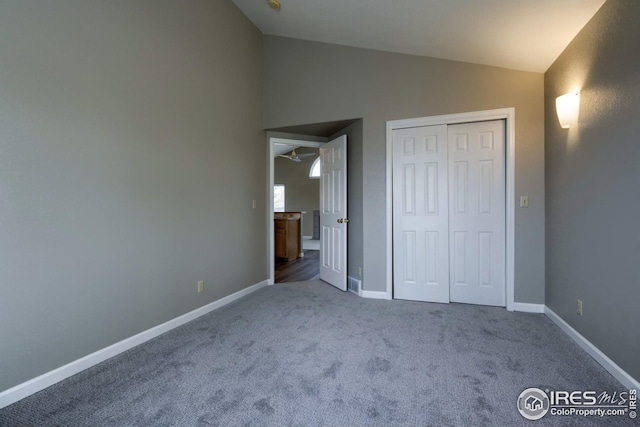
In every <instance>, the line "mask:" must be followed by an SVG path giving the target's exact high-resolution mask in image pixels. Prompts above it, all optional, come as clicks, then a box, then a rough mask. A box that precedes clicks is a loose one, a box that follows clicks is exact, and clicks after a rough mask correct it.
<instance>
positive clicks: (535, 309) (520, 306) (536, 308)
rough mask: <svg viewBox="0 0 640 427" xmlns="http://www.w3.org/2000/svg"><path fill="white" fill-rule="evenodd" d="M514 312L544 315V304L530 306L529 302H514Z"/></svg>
mask: <svg viewBox="0 0 640 427" xmlns="http://www.w3.org/2000/svg"><path fill="white" fill-rule="evenodd" d="M513 311H521V312H524V313H544V304H530V303H528V302H514V303H513Z"/></svg>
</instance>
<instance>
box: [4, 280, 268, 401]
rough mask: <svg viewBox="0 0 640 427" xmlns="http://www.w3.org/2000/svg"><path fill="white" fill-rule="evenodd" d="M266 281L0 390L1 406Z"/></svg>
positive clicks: (233, 299)
mask: <svg viewBox="0 0 640 427" xmlns="http://www.w3.org/2000/svg"><path fill="white" fill-rule="evenodd" d="M267 283H268V281H267V280H263V281H262V282H260V283H256V284H255V285H252V286H249V287H248V288H245V289H242V290H240V291H238V292H235V293H233V294H231V295H228V296H226V297H224V298H220V299H219V300H216V301H214V302H212V303H209V304H207V305H205V306H203V307H200V308H197V309H195V310H193V311H190V312H188V313H186V314H183V315H182V316H178V317H176V318H175V319H171V320H169V321H168V322H165V323H162V324H160V325H158V326H154V327H153V328H151V329H147V330H146V331H142V332H140V333H139V334H136V335H134V336H132V337H129V338H126V339H124V340H122V341H119V342H117V343H115V344H112V345H110V346H108V347H105V348H103V349H101V350H98V351H96V352H95V353H91V354H89V355H87V356H84V357H82V358H80V359H78V360H74V361H73V362H70V363H67V364H66V365H64V366H61V367H59V368H57V369H54V370H53V371H50V372H47V373H45V374H42V375H40V376H38V377H36V378H33V379H31V380H29V381H26V382H24V383H22V384H18V385H17V386H15V387H12V388H10V389H8V390H5V391H3V392H0V409H2V408H4V407H5V406H9V405H11V404H12V403H15V402H17V401H19V400H21V399H24V398H25V397H27V396H30V395H32V394H34V393H37V392H39V391H40V390H44V389H45V388H47V387H49V386H51V385H53V384H55V383H57V382H60V381H62V380H64V379H66V378H69V377H70V376H72V375H75V374H77V373H78V372H81V371H84V370H85V369H88V368H90V367H92V366H94V365H97V364H98V363H101V362H104V361H105V360H107V359H109V358H111V357H113V356H116V355H118V354H120V353H122V352H124V351H127V350H129V349H131V348H133V347H135V346H137V345H140V344H142V343H144V342H146V341H149V340H150V339H152V338H155V337H157V336H158V335H161V334H164V333H165V332H168V331H170V330H172V329H174V328H177V327H178V326H181V325H184V324H185V323H187V322H190V321H192V320H194V319H197V318H198V317H200V316H203V315H205V314H207V313H209V312H211V311H213V310H215V309H217V308H220V307H222V306H225V305H227V304H229V303H230V302H233V301H235V300H237V299H239V298H242V297H243V296H245V295H248V294H250V293H252V292H255V291H257V290H258V289H260V288H262V287H264V286H267Z"/></svg>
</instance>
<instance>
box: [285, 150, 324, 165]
mask: <svg viewBox="0 0 640 427" xmlns="http://www.w3.org/2000/svg"><path fill="white" fill-rule="evenodd" d="M315 155H316V154H315V153H303V154H296V149H295V148H294V149H293V151H291V153H289V154H280V156H279V157H284V158H285V159H289V160H292V161H294V162H301V161H302V159H304V158H305V157H309V156H315Z"/></svg>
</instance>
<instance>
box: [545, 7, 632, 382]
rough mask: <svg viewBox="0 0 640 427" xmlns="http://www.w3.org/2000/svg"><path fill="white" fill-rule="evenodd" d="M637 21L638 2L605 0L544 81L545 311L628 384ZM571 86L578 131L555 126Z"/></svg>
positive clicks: (548, 72)
mask: <svg viewBox="0 0 640 427" xmlns="http://www.w3.org/2000/svg"><path fill="white" fill-rule="evenodd" d="M638 22H640V2H638V1H637V0H626V1H625V0H609V1H608V2H606V3H605V4H604V6H603V7H602V8H601V9H600V11H599V12H598V13H597V14H596V15H595V16H594V18H593V19H592V20H591V21H590V22H589V24H587V26H586V27H585V28H584V29H583V30H582V31H581V32H580V33H579V34H578V36H576V38H575V39H574V40H573V42H571V44H570V45H569V46H568V47H567V49H566V50H565V51H564V52H563V53H562V55H560V57H559V58H558V59H557V60H556V61H555V63H554V64H553V65H552V66H551V67H550V68H549V70H548V71H547V73H546V74H545V110H546V117H545V129H546V136H545V140H546V197H547V210H546V221H547V229H546V242H547V248H546V256H547V260H546V263H547V271H546V302H547V306H549V307H550V308H551V309H552V310H553V311H554V312H556V313H557V314H558V315H560V316H561V317H562V318H563V319H564V320H565V321H566V322H567V323H569V324H570V325H571V326H573V327H574V328H575V329H576V330H577V331H578V332H580V333H581V334H582V335H584V336H585V337H586V338H587V339H588V340H589V341H591V342H592V343H593V344H594V345H596V347H598V348H599V349H600V350H602V351H603V352H605V353H606V354H607V356H609V357H610V358H611V359H612V360H613V361H614V362H616V363H617V364H618V365H619V366H620V367H622V368H623V369H624V370H626V371H627V372H628V373H629V374H631V375H632V376H633V377H634V378H636V379H640V363H638V360H639V359H638V355H639V354H640V332H639V331H638V306H637V304H638V301H640V273H639V272H640V270H639V269H638V266H639V265H640V226H639V225H638V221H639V219H640V167H639V165H640V143H638V135H640V121H639V120H638V113H639V112H640V56H639V55H638V46H640V26H639V25H638ZM575 89H579V90H580V91H581V94H580V119H579V125H578V126H577V127H573V128H570V129H561V128H560V126H559V125H558V120H557V118H556V115H555V99H556V97H557V96H559V95H562V94H564V93H567V92H570V91H572V90H575ZM577 299H581V300H582V301H583V304H584V306H583V317H580V316H578V315H577V314H576V300H577Z"/></svg>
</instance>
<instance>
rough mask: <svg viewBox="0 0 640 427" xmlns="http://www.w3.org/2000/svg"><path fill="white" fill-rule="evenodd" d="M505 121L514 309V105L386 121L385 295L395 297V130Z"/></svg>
mask: <svg viewBox="0 0 640 427" xmlns="http://www.w3.org/2000/svg"><path fill="white" fill-rule="evenodd" d="M490 120H505V150H506V153H505V163H506V206H507V207H506V217H505V219H506V242H505V243H506V260H505V263H506V271H505V278H506V283H505V288H506V290H505V292H506V308H507V310H509V311H514V302H515V301H514V293H515V291H514V288H515V108H513V107H512V108H502V109H497V110H485V111H473V112H468V113H457V114H446V115H441V116H430V117H419V118H414V119H405V120H393V121H388V122H387V144H386V148H387V150H386V155H387V156H386V176H387V212H386V216H387V221H386V236H387V239H386V240H387V245H386V267H387V277H386V279H387V280H386V282H387V289H386V297H387V298H388V299H391V298H392V296H393V180H392V178H393V131H394V130H396V129H406V128H412V127H421V126H433V125H453V124H460V123H469V122H484V121H490Z"/></svg>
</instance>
